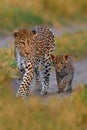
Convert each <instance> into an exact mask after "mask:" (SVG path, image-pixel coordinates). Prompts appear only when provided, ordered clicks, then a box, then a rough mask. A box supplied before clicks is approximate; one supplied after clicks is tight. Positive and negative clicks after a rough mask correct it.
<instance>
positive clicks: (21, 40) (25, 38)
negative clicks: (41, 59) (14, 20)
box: [13, 29, 36, 56]
mask: <svg viewBox="0 0 87 130" xmlns="http://www.w3.org/2000/svg"><path fill="white" fill-rule="evenodd" d="M35 36H36V32H35V31H28V30H26V29H21V30H15V31H14V32H13V37H14V44H15V46H16V47H17V48H18V49H19V51H20V54H21V55H22V56H27V55H29V53H30V51H32V42H33V40H34V38H35Z"/></svg>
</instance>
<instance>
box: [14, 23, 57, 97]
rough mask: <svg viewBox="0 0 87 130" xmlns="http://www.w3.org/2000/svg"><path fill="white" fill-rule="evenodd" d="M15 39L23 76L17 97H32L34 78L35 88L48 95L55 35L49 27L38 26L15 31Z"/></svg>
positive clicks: (19, 65)
mask: <svg viewBox="0 0 87 130" xmlns="http://www.w3.org/2000/svg"><path fill="white" fill-rule="evenodd" d="M13 38H14V55H15V59H16V62H17V67H18V70H19V71H20V72H21V73H22V75H23V78H22V82H21V84H20V86H19V89H18V91H17V94H16V96H17V97H22V98H23V99H25V98H27V97H28V96H29V95H30V96H31V95H32V91H31V89H30V84H31V81H32V79H33V78H34V76H35V86H36V88H37V89H38V90H40V94H41V95H44V94H47V93H48V92H49V78H50V70H51V57H50V54H53V52H54V50H55V39H54V33H53V32H52V30H51V29H50V28H48V27H47V26H43V25H38V26H35V27H33V28H32V29H18V30H14V32H13ZM40 65H41V66H42V69H40ZM41 74H42V80H41Z"/></svg>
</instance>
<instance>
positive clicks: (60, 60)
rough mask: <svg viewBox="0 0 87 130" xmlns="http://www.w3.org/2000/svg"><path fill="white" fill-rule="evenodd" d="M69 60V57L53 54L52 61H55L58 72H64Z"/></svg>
mask: <svg viewBox="0 0 87 130" xmlns="http://www.w3.org/2000/svg"><path fill="white" fill-rule="evenodd" d="M68 58H69V55H57V56H55V55H52V54H51V59H52V61H53V64H54V66H55V69H56V70H57V71H58V72H61V71H62V70H64V69H65V68H66V66H67V63H68V60H69V59H68Z"/></svg>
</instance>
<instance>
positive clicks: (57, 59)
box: [51, 54, 74, 93]
mask: <svg viewBox="0 0 87 130" xmlns="http://www.w3.org/2000/svg"><path fill="white" fill-rule="evenodd" d="M51 59H52V62H53V65H54V67H55V72H56V80H57V86H58V93H59V92H63V91H65V90H67V91H71V90H72V81H73V78H74V66H73V61H72V57H71V56H70V55H68V54H66V55H56V56H55V55H53V54H51Z"/></svg>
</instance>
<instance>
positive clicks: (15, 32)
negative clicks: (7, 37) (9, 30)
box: [13, 30, 19, 38]
mask: <svg viewBox="0 0 87 130" xmlns="http://www.w3.org/2000/svg"><path fill="white" fill-rule="evenodd" d="M18 34H19V30H15V31H14V32H13V37H14V38H15V37H17V36H18Z"/></svg>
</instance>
